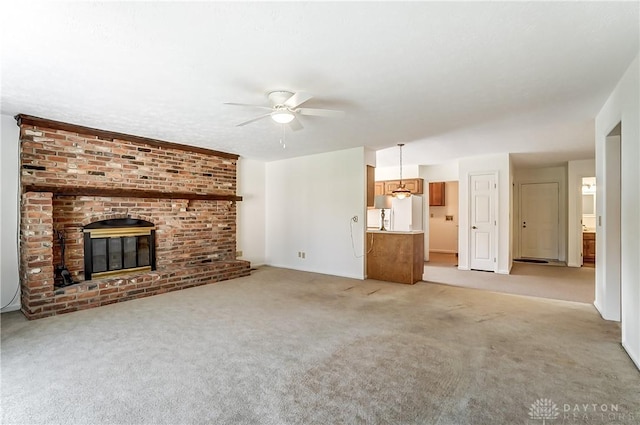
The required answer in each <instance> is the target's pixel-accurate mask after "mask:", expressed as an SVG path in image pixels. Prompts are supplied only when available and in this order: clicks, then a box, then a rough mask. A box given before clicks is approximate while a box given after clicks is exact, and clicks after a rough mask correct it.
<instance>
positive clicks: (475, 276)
mask: <svg viewBox="0 0 640 425" xmlns="http://www.w3.org/2000/svg"><path fill="white" fill-rule="evenodd" d="M423 279H424V280H425V281H428V282H433V283H441V284H445V285H453V286H460V287H463V288H476V289H483V290H488V291H494V292H502V293H506V294H515V295H527V296H531V297H541V298H551V299H555V300H564V301H576V302H581V303H589V304H592V303H593V301H594V297H595V268H588V267H566V266H559V265H557V264H533V263H515V262H514V263H513V267H512V268H511V274H508V275H504V274H498V273H488V272H482V271H475V270H458V269H457V267H456V266H455V263H454V264H451V262H450V261H446V260H445V261H441V262H431V261H430V262H428V263H425V266H424V275H423Z"/></svg>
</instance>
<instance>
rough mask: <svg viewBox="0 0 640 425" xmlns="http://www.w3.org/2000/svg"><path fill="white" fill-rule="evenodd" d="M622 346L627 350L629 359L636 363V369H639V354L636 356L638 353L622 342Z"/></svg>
mask: <svg viewBox="0 0 640 425" xmlns="http://www.w3.org/2000/svg"><path fill="white" fill-rule="evenodd" d="M622 348H624V351H626V352H627V354H628V355H629V358H630V359H631V361H632V362H633V363H634V364H635V365H636V367H637V368H638V370H640V356H638V353H634V352H633V350H631V349H630V348H629V347H628V346H627V345H626V344H625V343H624V342H623V343H622Z"/></svg>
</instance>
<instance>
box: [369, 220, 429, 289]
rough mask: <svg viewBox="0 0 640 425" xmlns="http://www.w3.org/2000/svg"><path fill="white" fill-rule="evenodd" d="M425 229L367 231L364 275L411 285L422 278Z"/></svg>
mask: <svg viewBox="0 0 640 425" xmlns="http://www.w3.org/2000/svg"><path fill="white" fill-rule="evenodd" d="M423 271H424V232H422V231H412V232H388V231H386V232H385V231H379V230H370V231H367V278H368V279H377V280H384V281H387V282H397V283H406V284H409V285H412V284H414V283H416V282H419V281H421V280H422V273H423Z"/></svg>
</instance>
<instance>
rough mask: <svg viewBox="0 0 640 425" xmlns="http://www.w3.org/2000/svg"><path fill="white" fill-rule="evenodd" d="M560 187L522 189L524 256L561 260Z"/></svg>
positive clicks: (543, 185) (536, 185)
mask: <svg viewBox="0 0 640 425" xmlns="http://www.w3.org/2000/svg"><path fill="white" fill-rule="evenodd" d="M559 196H560V194H559V188H558V183H527V184H521V185H520V256H521V257H522V258H544V259H548V260H557V259H558V251H559V250H558V242H559V240H558V233H559V225H560V223H559Z"/></svg>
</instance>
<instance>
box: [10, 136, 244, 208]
mask: <svg viewBox="0 0 640 425" xmlns="http://www.w3.org/2000/svg"><path fill="white" fill-rule="evenodd" d="M20 140H21V141H22V146H21V158H22V184H23V185H29V184H34V185H38V184H42V183H43V182H46V183H48V184H56V185H60V186H84V187H95V188H119V189H144V190H157V191H159V192H171V191H175V192H194V193H217V194H231V195H235V194H236V161H235V160H233V159H229V158H222V157H217V156H212V155H206V154H203V153H198V152H189V151H184V150H177V149H166V148H161V147H156V146H150V145H145V144H141V143H135V142H130V141H127V140H122V139H109V140H105V139H101V138H98V137H97V136H92V135H90V134H78V133H73V132H69V131H64V130H55V129H50V128H39V127H35V126H28V125H23V126H22V127H21V131H20Z"/></svg>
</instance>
